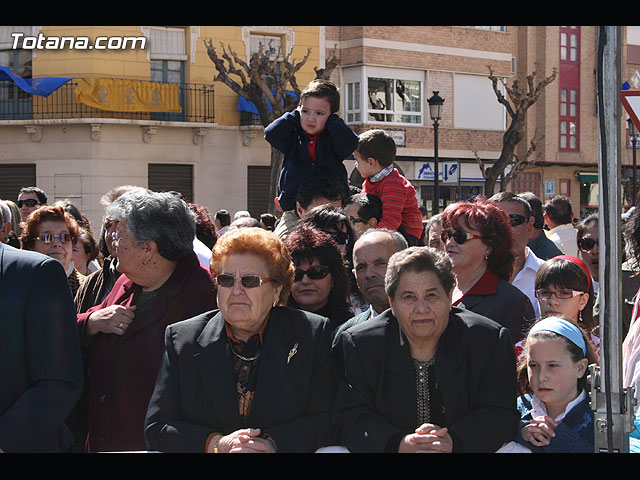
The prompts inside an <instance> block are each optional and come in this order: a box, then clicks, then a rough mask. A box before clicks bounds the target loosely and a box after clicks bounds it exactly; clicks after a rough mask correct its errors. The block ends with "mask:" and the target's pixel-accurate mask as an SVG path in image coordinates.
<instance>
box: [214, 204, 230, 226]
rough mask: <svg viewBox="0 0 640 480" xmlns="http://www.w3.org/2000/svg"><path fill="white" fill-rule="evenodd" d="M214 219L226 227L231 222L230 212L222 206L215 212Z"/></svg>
mask: <svg viewBox="0 0 640 480" xmlns="http://www.w3.org/2000/svg"><path fill="white" fill-rule="evenodd" d="M215 220H218V221H219V222H220V225H222V226H223V227H226V226H228V225H230V224H231V214H230V213H229V212H228V211H226V210H225V209H223V208H222V209H220V210H218V211H217V212H216V215H215Z"/></svg>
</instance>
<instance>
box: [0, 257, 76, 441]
mask: <svg viewBox="0 0 640 480" xmlns="http://www.w3.org/2000/svg"><path fill="white" fill-rule="evenodd" d="M0 305H2V314H0V332H2V333H1V334H0V450H2V451H3V452H59V451H65V450H67V449H68V448H69V447H70V446H71V444H72V442H73V437H72V435H71V432H70V431H69V429H68V428H67V426H66V425H65V419H66V418H67V416H68V415H69V413H70V412H71V410H72V409H73V407H74V405H75V403H76V401H77V400H78V398H79V396H80V393H81V391H82V382H83V378H82V360H81V356H80V344H79V339H78V332H77V329H76V316H75V308H74V305H73V299H72V297H71V291H70V290H69V284H68V283H67V278H66V275H65V272H64V269H63V268H62V264H60V262H58V261H57V260H55V259H53V258H51V257H47V256H45V255H41V254H39V253H36V252H29V251H24V250H17V249H15V248H13V247H10V246H8V245H4V244H0Z"/></svg>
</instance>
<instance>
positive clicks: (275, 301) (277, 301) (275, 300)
mask: <svg viewBox="0 0 640 480" xmlns="http://www.w3.org/2000/svg"><path fill="white" fill-rule="evenodd" d="M279 303H280V299H279V298H276V299H274V300H273V307H274V308H275V307H277V306H278V304H279Z"/></svg>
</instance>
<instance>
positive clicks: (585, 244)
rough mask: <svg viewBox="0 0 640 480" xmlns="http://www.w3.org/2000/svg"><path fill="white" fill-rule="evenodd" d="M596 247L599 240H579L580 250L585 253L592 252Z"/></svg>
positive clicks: (585, 238) (586, 238) (583, 238)
mask: <svg viewBox="0 0 640 480" xmlns="http://www.w3.org/2000/svg"><path fill="white" fill-rule="evenodd" d="M596 245H598V240H594V239H593V238H588V237H582V238H581V239H580V240H578V248H579V249H580V250H582V251H583V252H590V251H591V250H593V247H595V246H596Z"/></svg>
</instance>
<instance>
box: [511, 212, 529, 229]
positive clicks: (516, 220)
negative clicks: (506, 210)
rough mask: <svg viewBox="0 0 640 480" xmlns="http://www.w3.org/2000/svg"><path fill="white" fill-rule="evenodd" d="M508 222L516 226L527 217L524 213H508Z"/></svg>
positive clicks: (524, 221) (525, 220)
mask: <svg viewBox="0 0 640 480" xmlns="http://www.w3.org/2000/svg"><path fill="white" fill-rule="evenodd" d="M509 222H510V223H511V226H512V227H517V226H520V225H522V224H523V223H526V222H527V219H526V217H525V216H524V215H518V214H517V213H510V214H509Z"/></svg>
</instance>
